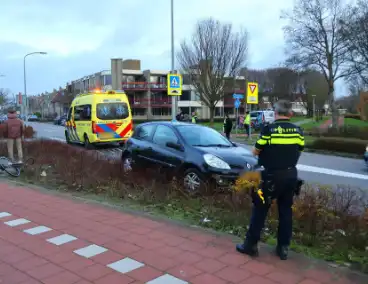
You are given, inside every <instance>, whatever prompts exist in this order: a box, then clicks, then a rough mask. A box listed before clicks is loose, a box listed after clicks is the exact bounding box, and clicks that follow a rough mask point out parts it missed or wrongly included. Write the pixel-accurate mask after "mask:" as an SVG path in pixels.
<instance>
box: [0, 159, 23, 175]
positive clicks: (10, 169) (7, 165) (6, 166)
mask: <svg viewBox="0 0 368 284" xmlns="http://www.w3.org/2000/svg"><path fill="white" fill-rule="evenodd" d="M0 163H1V167H2V169H3V170H4V171H5V172H6V173H7V174H8V175H11V176H13V177H19V176H20V168H19V167H15V166H13V164H12V162H11V161H10V160H9V159H8V158H6V157H0Z"/></svg>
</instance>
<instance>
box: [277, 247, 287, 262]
mask: <svg viewBox="0 0 368 284" xmlns="http://www.w3.org/2000/svg"><path fill="white" fill-rule="evenodd" d="M276 254H277V255H278V256H279V257H280V259H281V260H287V258H288V254H289V248H288V247H287V246H277V247H276Z"/></svg>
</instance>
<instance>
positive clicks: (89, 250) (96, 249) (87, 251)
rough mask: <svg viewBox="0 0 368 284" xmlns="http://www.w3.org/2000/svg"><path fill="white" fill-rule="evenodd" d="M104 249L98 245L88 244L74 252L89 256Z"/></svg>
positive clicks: (102, 251)
mask: <svg viewBox="0 0 368 284" xmlns="http://www.w3.org/2000/svg"><path fill="white" fill-rule="evenodd" d="M106 251H107V249H105V248H104V247H100V246H98V245H90V246H87V247H84V248H80V249H77V250H75V251H74V253H76V254H78V255H80V256H84V257H85V258H90V257H93V256H95V255H98V254H101V253H104V252H106Z"/></svg>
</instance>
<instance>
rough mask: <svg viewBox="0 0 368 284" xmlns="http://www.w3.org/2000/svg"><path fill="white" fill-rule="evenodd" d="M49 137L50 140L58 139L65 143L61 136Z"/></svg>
mask: <svg viewBox="0 0 368 284" xmlns="http://www.w3.org/2000/svg"><path fill="white" fill-rule="evenodd" d="M49 139H51V140H56V141H60V142H64V143H66V141H65V139H62V138H57V137H49Z"/></svg>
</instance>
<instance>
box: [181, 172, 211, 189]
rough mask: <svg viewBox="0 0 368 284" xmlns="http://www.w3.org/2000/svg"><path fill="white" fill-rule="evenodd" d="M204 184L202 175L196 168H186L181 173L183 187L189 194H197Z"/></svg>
mask: <svg viewBox="0 0 368 284" xmlns="http://www.w3.org/2000/svg"><path fill="white" fill-rule="evenodd" d="M205 185H206V182H205V179H204V177H203V175H202V174H201V173H200V172H199V171H198V170H197V169H193V168H191V169H187V170H186V171H185V173H184V175H183V186H184V189H185V190H186V191H187V192H188V193H190V194H198V193H199V192H201V191H202V190H203V189H204V187H205Z"/></svg>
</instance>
